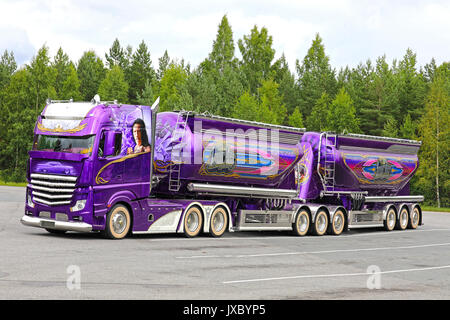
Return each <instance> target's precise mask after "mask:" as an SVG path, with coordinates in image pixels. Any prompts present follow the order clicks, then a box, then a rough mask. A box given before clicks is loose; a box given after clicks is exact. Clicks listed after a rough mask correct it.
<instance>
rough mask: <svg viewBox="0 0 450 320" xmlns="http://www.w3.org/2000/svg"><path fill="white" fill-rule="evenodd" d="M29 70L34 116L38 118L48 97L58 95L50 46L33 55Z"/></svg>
mask: <svg viewBox="0 0 450 320" xmlns="http://www.w3.org/2000/svg"><path fill="white" fill-rule="evenodd" d="M27 70H28V72H29V74H30V86H31V90H30V95H31V96H32V97H33V100H34V117H35V118H36V117H37V116H38V114H39V112H40V111H41V109H42V108H43V107H44V104H45V100H46V99H47V98H53V97H55V95H56V92H55V89H54V87H53V86H52V84H53V83H54V81H55V80H54V79H55V71H54V69H53V68H52V67H51V66H50V57H49V55H48V47H46V46H45V45H44V46H43V47H42V48H40V49H39V50H38V53H37V55H36V56H34V57H33V59H32V60H31V63H30V65H29V66H27Z"/></svg>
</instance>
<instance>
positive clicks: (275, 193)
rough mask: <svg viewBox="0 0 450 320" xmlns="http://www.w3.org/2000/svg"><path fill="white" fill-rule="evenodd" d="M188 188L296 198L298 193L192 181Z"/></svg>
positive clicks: (287, 190)
mask: <svg viewBox="0 0 450 320" xmlns="http://www.w3.org/2000/svg"><path fill="white" fill-rule="evenodd" d="M188 190H189V191H191V192H202V193H208V194H216V193H219V194H233V195H246V196H265V197H271V198H273V197H276V198H294V197H296V196H297V195H298V191H297V190H289V189H269V188H252V187H239V186H228V185H219V184H206V183H192V182H191V183H189V184H188Z"/></svg>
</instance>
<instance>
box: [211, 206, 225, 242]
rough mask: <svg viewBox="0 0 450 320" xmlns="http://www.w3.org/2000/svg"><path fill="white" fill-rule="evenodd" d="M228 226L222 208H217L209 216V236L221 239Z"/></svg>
mask: <svg viewBox="0 0 450 320" xmlns="http://www.w3.org/2000/svg"><path fill="white" fill-rule="evenodd" d="M227 225H228V214H227V212H226V211H225V209H224V208H223V207H217V208H216V209H214V211H213V213H212V214H211V219H210V223H209V234H210V235H211V236H213V237H221V236H222V235H223V234H224V233H225V231H226V229H227Z"/></svg>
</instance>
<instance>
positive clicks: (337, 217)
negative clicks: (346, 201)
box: [329, 209, 345, 236]
mask: <svg viewBox="0 0 450 320" xmlns="http://www.w3.org/2000/svg"><path fill="white" fill-rule="evenodd" d="M344 228H345V213H344V211H343V210H342V209H338V210H337V211H336V212H335V213H334V215H333V220H332V221H331V224H330V230H329V234H332V235H335V236H338V235H340V234H341V233H342V232H343V231H344Z"/></svg>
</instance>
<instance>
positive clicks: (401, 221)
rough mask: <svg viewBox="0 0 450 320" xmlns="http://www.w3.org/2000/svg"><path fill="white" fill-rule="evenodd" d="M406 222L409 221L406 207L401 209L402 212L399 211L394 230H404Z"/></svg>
mask: <svg viewBox="0 0 450 320" xmlns="http://www.w3.org/2000/svg"><path fill="white" fill-rule="evenodd" d="M408 221H409V214H408V209H407V208H406V207H403V208H402V210H400V214H399V215H398V220H397V224H396V229H398V230H405V229H406V227H407V226H408Z"/></svg>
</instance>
